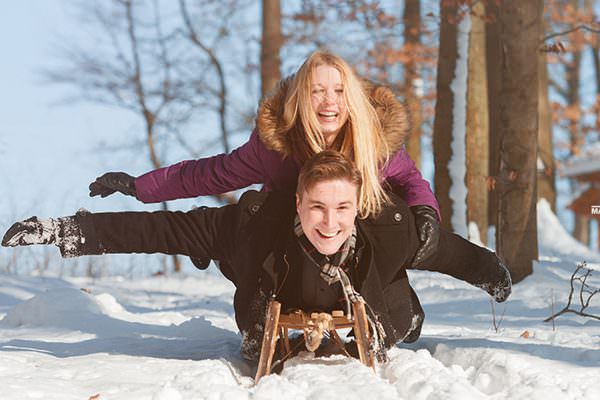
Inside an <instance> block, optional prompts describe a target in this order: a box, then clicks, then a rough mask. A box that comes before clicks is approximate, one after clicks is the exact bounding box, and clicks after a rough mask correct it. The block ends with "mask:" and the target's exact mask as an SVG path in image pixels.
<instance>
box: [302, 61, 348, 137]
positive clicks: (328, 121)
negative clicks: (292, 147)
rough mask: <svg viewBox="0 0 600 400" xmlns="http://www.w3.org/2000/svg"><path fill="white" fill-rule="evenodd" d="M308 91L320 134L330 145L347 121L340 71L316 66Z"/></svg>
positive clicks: (327, 66) (325, 66)
mask: <svg viewBox="0 0 600 400" xmlns="http://www.w3.org/2000/svg"><path fill="white" fill-rule="evenodd" d="M310 90H311V92H310V93H311V95H310V103H311V105H312V109H313V111H314V112H315V114H316V115H317V120H318V121H319V125H320V126H321V133H322V134H323V136H324V137H325V140H326V141H327V144H329V145H330V144H331V143H333V141H334V140H335V138H336V136H337V134H338V132H339V131H340V129H341V128H342V126H343V125H344V124H345V123H346V121H347V120H348V109H347V108H346V101H345V100H344V86H343V84H342V76H341V75H340V71H338V70H337V69H335V68H334V67H332V66H330V65H320V66H318V67H317V68H315V69H314V70H313V72H312V75H311V88H310Z"/></svg>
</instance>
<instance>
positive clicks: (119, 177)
mask: <svg viewBox="0 0 600 400" xmlns="http://www.w3.org/2000/svg"><path fill="white" fill-rule="evenodd" d="M134 182H135V178H134V177H133V176H131V175H128V174H126V173H125V172H107V173H106V174H104V175H102V176H100V177H98V178H96V180H95V181H94V182H92V183H90V197H94V196H98V195H99V196H100V197H103V198H104V197H106V196H110V195H111V194H113V193H114V192H120V193H123V194H124V195H127V196H133V197H137V193H136V191H135V183H134Z"/></svg>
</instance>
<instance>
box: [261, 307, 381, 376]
mask: <svg viewBox="0 0 600 400" xmlns="http://www.w3.org/2000/svg"><path fill="white" fill-rule="evenodd" d="M352 311H353V316H352V317H351V318H350V319H348V318H347V316H345V315H343V312H336V311H334V312H333V313H332V315H331V317H332V325H333V326H334V329H331V330H328V332H329V335H330V337H331V338H332V339H334V340H336V341H338V342H339V343H340V344H341V339H340V337H339V335H338V334H337V330H338V329H344V328H352V329H354V339H355V341H356V346H357V348H358V355H359V358H360V361H361V362H362V363H363V364H365V365H366V366H367V367H370V368H373V370H374V369H375V354H374V352H373V350H372V349H371V348H370V344H371V332H370V331H369V322H368V320H367V313H366V310H365V304H364V303H362V302H353V303H352ZM340 314H341V315H340ZM315 316H316V313H313V314H308V313H306V312H304V311H302V310H296V311H293V312H291V313H288V314H282V313H281V303H279V302H278V301H277V300H275V299H270V300H269V302H268V304H267V312H266V318H265V330H264V335H263V341H262V346H261V350H260V358H259V360H258V369H257V371H256V377H255V378H254V382H255V383H258V381H259V380H260V379H261V378H262V377H263V376H265V375H269V374H270V373H271V364H272V361H273V355H274V354H275V348H276V346H277V341H278V340H279V339H281V340H280V347H281V348H280V350H281V352H282V354H290V352H291V348H290V341H289V330H290V329H294V330H303V329H305V328H306V327H308V326H310V323H311V320H312V319H314V317H315ZM346 354H347V353H346Z"/></svg>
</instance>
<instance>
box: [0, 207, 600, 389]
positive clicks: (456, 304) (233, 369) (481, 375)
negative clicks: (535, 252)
mask: <svg viewBox="0 0 600 400" xmlns="http://www.w3.org/2000/svg"><path fill="white" fill-rule="evenodd" d="M539 220H540V224H539V225H540V228H539V230H540V251H541V253H542V256H543V257H541V259H542V261H541V262H539V263H537V264H536V265H535V271H534V274H533V275H531V276H530V277H528V278H527V279H525V280H524V281H523V282H521V283H519V284H518V285H516V286H515V287H514V291H513V295H512V296H511V298H510V299H509V300H508V301H507V302H506V303H505V304H501V305H496V318H497V319H501V321H500V322H499V324H498V325H499V329H498V330H497V331H496V330H495V329H494V328H493V325H492V314H491V306H490V302H489V299H488V297H487V296H486V295H485V294H484V293H483V292H481V291H480V290H478V289H475V288H472V287H470V286H469V285H467V284H464V283H463V282H459V281H457V280H454V279H452V278H449V277H446V276H443V275H439V274H434V273H428V272H418V273H411V274H410V277H411V281H412V282H413V286H414V287H415V289H416V291H417V293H418V295H419V297H420V299H421V301H422V303H423V305H424V308H425V312H426V320H425V325H424V329H423V334H422V336H421V338H420V339H419V340H418V341H417V342H416V343H414V344H412V345H399V346H398V347H396V348H394V349H393V350H392V351H390V353H389V354H390V358H391V359H390V361H389V362H388V363H387V364H385V365H379V366H378V367H377V371H376V373H373V372H372V370H369V369H368V368H366V367H364V366H362V365H361V364H360V363H359V362H358V361H355V360H351V359H347V358H344V357H341V356H334V357H330V358H315V357H314V356H313V355H312V354H310V353H303V354H301V355H300V356H298V357H296V358H294V359H292V360H290V361H288V362H287V363H286V365H285V368H284V369H283V371H282V373H281V374H280V375H271V376H268V377H266V378H264V379H263V380H262V381H261V382H260V383H259V384H258V385H256V386H255V385H254V384H253V376H254V372H255V370H254V367H253V366H252V365H250V364H248V363H246V362H245V361H244V360H242V359H241V357H240V356H239V352H238V349H239V344H240V337H239V335H238V334H237V329H236V326H235V322H234V319H233V308H232V305H231V304H232V297H233V287H232V286H231V285H230V284H229V283H228V282H227V281H226V280H225V279H223V278H221V277H220V276H218V273H216V272H201V271H198V272H194V273H193V274H190V275H189V276H182V277H155V278H147V279H143V280H134V281H132V280H126V279H123V278H119V277H111V278H103V279H96V280H89V279H83V278H68V279H58V278H42V277H17V276H13V275H0V317H3V319H2V320H0V398H1V399H3V400H4V399H6V400H22V399H45V400H49V399H61V400H62V399H65V400H66V399H88V398H91V397H92V398H93V396H96V395H98V397H97V399H99V400H102V399H127V400H134V399H154V400H176V399H215V400H216V399H247V398H252V399H292V398H293V399H317V398H318V399H325V400H327V399H334V400H339V399H344V400H349V399H363V398H371V399H461V400H467V399H542V400H549V399H600V380H599V379H598V378H599V377H600V321H597V320H591V319H584V318H581V317H576V316H568V315H566V316H561V317H560V318H558V319H557V321H556V326H555V328H554V329H553V326H552V324H551V323H543V322H542V320H543V319H544V318H545V317H547V316H548V315H550V313H551V308H552V303H553V299H554V308H555V310H558V309H559V308H561V307H562V306H563V305H564V303H565V301H566V298H567V294H568V289H569V281H568V279H569V277H570V275H571V273H572V271H573V269H574V267H575V265H576V262H577V261H580V260H579V259H580V258H582V259H586V260H588V261H595V262H600V255H598V254H596V253H593V252H590V251H589V250H587V249H585V248H583V249H582V248H580V247H577V244H576V243H574V242H570V241H569V240H572V239H571V238H570V237H568V235H567V234H566V232H564V230H561V227H560V225H559V224H558V221H557V220H556V219H555V217H554V218H553V216H552V215H551V213H550V211H549V209H545V208H544V207H543V206H541V207H540V216H539ZM563 235H566V236H563ZM2 251H3V252H5V251H10V250H6V249H3V250H2ZM598 275H600V274H598ZM598 278H599V277H596V278H593V280H592V282H591V283H592V285H595V286H596V287H597V286H599V285H600V279H598ZM81 289H85V290H81ZM594 300H595V303H594V302H592V304H593V305H594V304H595V305H594V307H592V309H591V310H590V311H591V312H593V313H594V314H596V315H599V314H600V298H597V299H594Z"/></svg>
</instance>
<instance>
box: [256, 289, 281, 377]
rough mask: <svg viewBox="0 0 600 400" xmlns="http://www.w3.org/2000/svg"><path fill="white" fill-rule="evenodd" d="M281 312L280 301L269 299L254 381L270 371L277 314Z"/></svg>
mask: <svg viewBox="0 0 600 400" xmlns="http://www.w3.org/2000/svg"><path fill="white" fill-rule="evenodd" d="M280 313H281V303H279V302H278V301H274V300H271V301H269V305H268V307H267V315H266V318H265V331H264V335H263V341H262V346H261V349H260V358H259V360H258V369H257V370H256V377H255V378H254V381H255V382H258V381H259V380H260V378H262V377H263V376H264V375H268V374H269V372H270V371H271V362H272V361H273V354H274V353H275V346H276V344H277V336H278V335H277V333H278V329H277V328H278V327H279V314H280Z"/></svg>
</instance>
